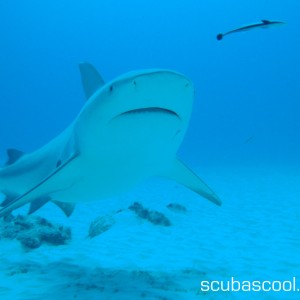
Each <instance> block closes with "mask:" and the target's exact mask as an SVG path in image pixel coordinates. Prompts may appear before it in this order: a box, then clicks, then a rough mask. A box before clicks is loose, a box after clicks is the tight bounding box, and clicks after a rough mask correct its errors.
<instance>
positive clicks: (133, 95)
mask: <svg viewBox="0 0 300 300" xmlns="http://www.w3.org/2000/svg"><path fill="white" fill-rule="evenodd" d="M91 73H92V72H88V74H85V73H82V76H89V78H92V76H91ZM90 80H91V79H90ZM83 82H88V80H87V79H85V80H83ZM89 86H90V85H84V89H85V90H86V89H87V87H89ZM94 90H95V91H94V92H88V91H86V95H90V97H89V99H88V102H87V103H86V105H85V107H84V108H83V110H82V111H81V113H80V115H79V118H78V119H79V120H80V121H79V122H77V126H78V128H77V130H78V131H79V132H80V131H81V132H85V135H82V134H78V136H81V137H83V136H84V141H83V142H81V143H80V144H81V146H82V147H85V148H86V149H89V151H93V153H89V157H93V160H94V159H95V157H96V156H97V153H99V152H101V153H103V151H104V150H105V149H103V148H105V147H106V146H107V145H109V147H108V149H107V151H108V152H109V153H114V155H113V157H114V161H117V160H118V156H120V155H126V156H127V157H126V159H127V160H128V159H130V158H132V160H134V161H135V162H137V161H138V160H137V157H139V156H141V157H142V158H141V161H143V162H146V161H147V163H148V164H153V162H151V159H147V160H145V156H148V157H150V158H151V157H152V158H153V159H154V160H155V161H156V164H155V165H156V166H155V168H156V169H157V163H159V164H160V163H162V161H164V162H167V161H168V160H167V159H166V158H167V157H172V158H173V157H174V156H175V154H176V152H177V150H178V147H179V145H180V144H181V142H182V139H183V137H184V135H185V132H186V129H187V126H188V123H189V119H190V115H191V111H192V105H193V99H194V88H193V84H192V83H191V81H190V80H189V79H187V78H186V77H185V76H183V75H182V74H180V73H177V72H174V71H169V70H157V69H153V70H142V71H139V72H130V73H127V74H125V75H123V76H120V77H118V78H116V79H115V80H113V81H110V82H108V83H107V84H102V85H101V86H99V87H98V88H96V89H95V88H94ZM81 125H82V127H81ZM87 126H88V128H87ZM87 132H89V133H90V134H91V137H93V138H89V137H88V136H87ZM95 137H98V139H100V140H102V141H103V142H102V143H101V142H100V143H99V140H97V139H95ZM91 143H92V144H91ZM105 145H106V146H105ZM120 149H123V151H122V152H120ZM84 152H85V153H86V151H84ZM108 156H109V155H107V157H108ZM110 156H111V157H112V155H110ZM158 157H160V158H161V159H157V158H158ZM94 161H95V160H94ZM120 161H124V157H121V158H120ZM139 163H140V162H139Z"/></svg>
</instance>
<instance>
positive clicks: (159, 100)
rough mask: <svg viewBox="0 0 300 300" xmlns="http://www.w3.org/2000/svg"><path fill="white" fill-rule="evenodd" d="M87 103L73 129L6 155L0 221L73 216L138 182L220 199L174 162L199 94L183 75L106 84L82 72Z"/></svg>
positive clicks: (91, 71)
mask: <svg viewBox="0 0 300 300" xmlns="http://www.w3.org/2000/svg"><path fill="white" fill-rule="evenodd" d="M79 67H80V73H81V79H82V84H83V89H84V92H85V96H86V98H87V102H86V104H85V105H84V107H83V108H82V110H81V112H80V113H79V115H78V117H77V118H76V119H75V120H74V121H73V122H72V123H71V125H70V126H69V127H68V128H67V129H66V130H65V131H63V132H62V133H61V134H60V135H59V136H58V137H56V138H54V139H53V140H52V141H50V142H49V143H48V144H46V145H45V146H43V147H41V148H40V149H38V150H36V151H34V152H32V153H29V154H24V153H22V152H21V151H18V150H15V149H9V150H8V151H7V154H8V160H7V163H6V165H5V166H4V167H3V168H0V191H1V193H2V194H4V195H5V199H4V201H3V202H2V204H1V209H0V217H1V216H5V215H7V214H9V213H10V212H12V211H13V210H15V209H17V208H19V207H21V206H23V205H25V204H28V203H30V210H29V212H30V213H32V212H34V211H36V210H37V209H39V208H40V207H41V206H43V205H44V204H46V203H47V202H49V201H51V202H54V203H55V204H56V205H58V206H59V207H60V208H61V209H62V210H63V211H64V213H65V214H66V215H67V216H69V215H70V214H71V213H72V211H73V209H74V205H75V203H77V202H82V201H97V200H102V199H107V198H110V197H115V196H118V195H120V194H121V193H122V192H125V191H128V190H130V189H131V188H132V187H134V186H135V185H137V184H138V183H139V182H141V181H143V180H145V179H147V178H149V177H151V176H161V177H166V178H169V179H173V180H175V181H177V182H178V183H180V184H182V185H184V186H186V187H187V188H189V189H191V190H192V191H194V192H196V193H198V194H199V195H201V196H202V197H204V198H206V199H208V200H210V201H211V202H213V203H215V204H217V205H220V204H221V201H220V199H219V198H218V196H217V195H216V194H215V193H214V192H213V191H212V190H211V189H210V188H209V187H208V186H207V185H206V184H205V183H204V182H203V181H202V180H201V179H200V178H199V177H198V176H197V175H196V174H195V173H194V172H192V171H191V170H190V169H189V168H188V167H187V166H185V165H184V164H183V163H182V162H181V161H180V160H179V159H178V158H177V155H176V153H177V150H178V148H179V146H180V145H181V142H182V140H183V138H184V135H185V132H186V130H187V127H188V123H189V120H190V116H191V112H192V106H193V100H194V88H193V84H192V83H191V81H190V80H189V79H187V78H186V77H185V76H184V75H182V74H180V73H177V72H175V71H170V70H161V69H150V70H141V71H135V72H131V73H127V74H125V75H122V76H120V77H118V78H117V79H114V80H112V81H110V82H108V83H105V82H104V80H103V79H102V77H101V76H100V74H99V73H98V72H97V71H96V69H95V68H94V67H93V66H92V65H91V64H88V63H81V64H80V65H79Z"/></svg>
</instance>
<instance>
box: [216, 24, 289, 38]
mask: <svg viewBox="0 0 300 300" xmlns="http://www.w3.org/2000/svg"><path fill="white" fill-rule="evenodd" d="M283 24H285V22H282V21H269V20H261V22H260V23H255V24H250V25H246V26H242V27H240V28H237V29H233V30H230V31H227V32H225V33H219V34H218V35H217V40H218V41H220V40H222V39H223V37H224V36H225V35H228V34H232V33H235V32H243V31H248V30H251V29H255V28H269V27H273V26H278V25H283Z"/></svg>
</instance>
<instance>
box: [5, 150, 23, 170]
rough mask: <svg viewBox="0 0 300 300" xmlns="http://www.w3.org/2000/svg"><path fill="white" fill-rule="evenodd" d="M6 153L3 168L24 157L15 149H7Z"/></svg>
mask: <svg viewBox="0 0 300 300" xmlns="http://www.w3.org/2000/svg"><path fill="white" fill-rule="evenodd" d="M6 153H7V157H8V159H7V161H6V163H5V166H9V165H11V164H13V163H15V162H16V161H17V160H19V159H20V158H21V157H22V156H23V155H24V152H22V151H20V150H17V149H7V150H6Z"/></svg>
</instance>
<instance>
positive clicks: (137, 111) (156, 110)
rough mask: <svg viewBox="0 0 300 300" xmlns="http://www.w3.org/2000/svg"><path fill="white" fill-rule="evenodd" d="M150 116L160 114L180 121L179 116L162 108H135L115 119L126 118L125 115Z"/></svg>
mask: <svg viewBox="0 0 300 300" xmlns="http://www.w3.org/2000/svg"><path fill="white" fill-rule="evenodd" d="M150 113H151V114H152V113H160V114H167V115H172V116H175V117H177V118H178V119H180V117H179V115H178V114H177V113H176V112H175V111H173V110H170V109H167V108H162V107H145V108H137V109H131V110H128V111H125V112H123V113H121V114H119V115H118V116H117V117H120V116H126V115H134V114H150Z"/></svg>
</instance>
